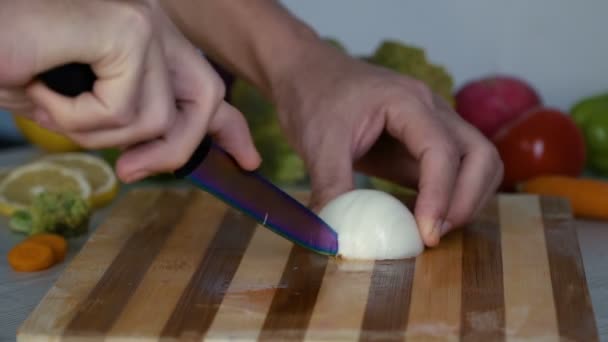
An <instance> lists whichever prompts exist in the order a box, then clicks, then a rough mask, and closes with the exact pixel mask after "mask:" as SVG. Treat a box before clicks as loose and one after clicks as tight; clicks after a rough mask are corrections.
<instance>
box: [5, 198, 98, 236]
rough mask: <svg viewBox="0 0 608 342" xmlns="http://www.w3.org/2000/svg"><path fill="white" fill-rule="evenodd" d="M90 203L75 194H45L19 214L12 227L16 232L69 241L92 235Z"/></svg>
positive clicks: (13, 217) (14, 217)
mask: <svg viewBox="0 0 608 342" xmlns="http://www.w3.org/2000/svg"><path fill="white" fill-rule="evenodd" d="M91 212H92V211H91V207H90V205H89V203H88V202H87V201H86V200H85V199H83V198H82V197H81V196H80V195H79V194H77V193H74V192H46V191H45V192H41V193H39V194H38V195H37V196H36V197H35V198H34V199H33V201H32V203H31V204H30V205H29V206H28V207H27V208H25V209H20V210H17V211H16V212H15V213H14V214H13V215H12V217H11V219H10V221H9V224H10V227H11V229H12V230H13V231H15V232H19V233H23V234H27V235H34V234H38V233H55V234H60V235H62V236H64V237H66V238H71V237H78V236H81V235H83V234H85V233H86V232H87V231H88V227H89V219H90V216H91Z"/></svg>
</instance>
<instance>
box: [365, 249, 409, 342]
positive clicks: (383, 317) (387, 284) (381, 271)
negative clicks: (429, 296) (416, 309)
mask: <svg viewBox="0 0 608 342" xmlns="http://www.w3.org/2000/svg"><path fill="white" fill-rule="evenodd" d="M415 265H416V259H413V258H410V259H403V260H386V261H376V262H375V265H374V271H373V274H372V279H371V283H370V287H369V294H368V296H367V306H366V309H365V315H364V317H363V323H362V324H361V335H360V337H359V340H360V341H377V340H382V341H397V340H402V339H403V338H404V337H405V329H406V327H407V323H408V313H409V309H410V300H411V292H412V281H413V278H414V269H415Z"/></svg>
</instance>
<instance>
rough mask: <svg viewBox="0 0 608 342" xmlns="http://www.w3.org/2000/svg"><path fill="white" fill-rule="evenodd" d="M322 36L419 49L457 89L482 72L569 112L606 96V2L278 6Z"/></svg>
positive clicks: (422, 0) (291, 0) (463, 0)
mask: <svg viewBox="0 0 608 342" xmlns="http://www.w3.org/2000/svg"><path fill="white" fill-rule="evenodd" d="M282 3H283V4H284V5H285V6H287V7H288V8H289V9H290V10H291V11H292V12H293V13H294V14H296V15H297V16H298V17H300V18H301V19H302V20H304V21H305V22H307V23H308V24H310V25H312V26H313V27H314V28H315V29H316V30H317V31H318V32H319V33H320V34H321V35H323V36H331V37H334V38H335V39H337V40H339V41H340V42H341V43H342V44H343V45H344V46H345V47H346V48H347V49H348V50H349V52H351V53H353V54H357V55H367V54H370V53H372V52H373V50H374V49H375V48H376V47H377V45H378V44H379V42H380V41H382V40H385V39H397V40H400V41H403V42H405V43H408V44H414V45H417V46H419V47H421V48H424V49H425V50H426V53H427V55H428V58H429V59H430V60H431V61H433V62H435V63H439V64H442V65H443V66H444V67H446V69H448V71H449V72H450V73H451V74H452V76H453V78H454V81H455V86H456V87H457V88H458V87H459V86H461V85H462V84H463V83H464V82H466V81H468V80H470V79H474V78H478V77H480V76H484V75H486V74H488V73H497V72H503V73H508V74H511V75H516V76H520V77H522V78H524V79H526V80H527V81H529V82H530V83H531V84H532V85H533V86H534V87H535V88H536V89H537V91H538V92H539V93H540V95H541V96H542V97H543V99H544V100H545V102H547V103H549V104H551V105H553V106H555V107H558V108H560V109H562V110H568V109H569V108H570V107H571V106H572V105H573V104H574V103H575V102H576V101H577V100H579V99H580V98H581V97H584V96H588V95H591V94H593V93H597V92H600V91H605V90H608V20H606V15H607V14H608V1H606V0H582V1H572V0H534V1H529V0H509V1H506V0H458V1H452V0H415V1H414V0H382V1H369V0H333V1H326V0H305V1H302V0H283V1H282Z"/></svg>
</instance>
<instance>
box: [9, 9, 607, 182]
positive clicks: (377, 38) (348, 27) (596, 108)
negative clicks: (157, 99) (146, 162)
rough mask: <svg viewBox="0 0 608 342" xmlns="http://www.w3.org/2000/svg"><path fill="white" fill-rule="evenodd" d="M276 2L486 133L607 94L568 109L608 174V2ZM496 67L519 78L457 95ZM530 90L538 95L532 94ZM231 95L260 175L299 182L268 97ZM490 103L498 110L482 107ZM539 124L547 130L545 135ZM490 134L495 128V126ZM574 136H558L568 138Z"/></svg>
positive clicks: (557, 148)
mask: <svg viewBox="0 0 608 342" xmlns="http://www.w3.org/2000/svg"><path fill="white" fill-rule="evenodd" d="M281 2H282V3H283V4H284V5H285V6H286V7H287V8H288V9H289V10H290V11H291V12H292V13H293V14H295V15H296V16H297V17H299V18H300V19H301V20H303V21H305V22H306V23H308V24H309V25H311V26H312V27H313V28H314V29H315V30H316V31H317V32H318V33H319V34H320V35H321V36H323V37H325V38H327V39H332V40H333V41H334V43H336V44H338V45H339V46H341V47H342V48H343V49H344V50H346V52H347V53H349V54H351V55H353V56H355V57H357V58H365V59H367V60H369V61H370V62H373V63H375V64H379V65H382V66H384V67H388V68H391V69H393V70H395V71H398V72H401V73H404V74H409V75H410V76H415V77H418V78H420V79H423V80H425V81H428V82H427V83H429V84H430V85H431V88H433V89H434V90H435V91H437V92H438V93H440V94H441V95H444V97H446V98H447V99H448V100H449V101H450V102H451V103H452V104H454V105H458V104H460V106H461V107H458V106H457V108H456V109H457V110H458V112H459V113H460V114H461V115H463V116H466V117H467V119H468V120H471V121H472V122H477V121H479V122H477V123H479V124H480V125H482V126H483V125H489V126H487V131H488V132H490V131H491V132H494V128H495V127H498V121H496V122H494V123H488V122H485V123H484V122H482V121H484V120H485V118H483V117H484V116H485V117H491V116H494V119H496V120H498V119H499V118H500V116H501V115H502V116H504V118H502V119H501V120H503V122H506V121H504V120H506V118H507V117H510V118H512V117H515V115H516V114H517V115H519V114H520V112H522V111H523V109H525V108H529V107H530V106H532V105H534V104H535V103H538V101H537V100H536V95H538V97H540V102H542V104H543V105H544V106H545V107H549V108H555V109H558V110H560V111H562V112H563V113H565V114H573V113H572V112H573V108H574V106H575V105H576V104H577V103H580V102H581V101H584V100H585V99H587V98H589V97H592V96H595V95H597V94H605V95H606V96H605V98H604V99H602V100H601V101H596V103H595V104H590V105H588V106H586V108H583V110H580V111H579V112H580V113H577V114H576V115H572V117H573V118H574V119H575V120H576V121H577V124H579V128H580V133H581V134H582V133H584V135H585V136H584V138H585V139H586V145H587V154H588V156H591V157H588V162H587V163H588V164H595V165H596V166H598V167H599V168H600V169H601V170H602V174H606V175H608V158H606V157H605V156H606V154H607V153H608V40H607V39H606V36H607V34H608V20H606V14H607V13H608V0H583V1H572V0H535V1H526V0H511V1H504V0H503V1H500V0H460V1H449V0H416V1H414V0H382V1H370V0H333V1H327V0H305V1H303V0H282V1H281ZM495 74H502V75H507V76H509V77H515V78H518V79H520V80H522V81H523V82H524V84H523V85H522V84H519V85H513V84H508V83H504V84H502V85H498V86H496V85H492V84H486V85H485V86H484V85H482V86H481V87H480V88H478V89H473V90H470V91H468V92H466V95H463V98H462V101H457V100H459V99H458V96H457V95H458V92H459V91H461V90H462V88H463V87H464V86H465V85H466V84H468V83H470V82H472V81H476V80H480V79H484V78H488V77H490V76H492V75H495ZM496 87H502V89H501V90H497V88H496ZM531 92H534V93H535V94H536V95H534V98H531V96H532V95H531ZM229 95H230V96H231V102H232V103H233V104H234V105H235V106H236V107H237V108H239V109H240V110H241V111H242V112H243V113H244V114H245V116H246V118H247V120H248V123H249V124H250V127H251V128H252V131H253V133H254V139H255V143H256V145H257V147H258V148H259V150H260V151H261V153H262V155H263V157H264V160H265V161H264V164H263V165H262V170H261V171H262V173H263V174H265V175H267V176H269V177H270V178H271V179H272V180H273V181H276V182H278V183H287V184H292V183H298V182H302V181H303V182H306V180H307V175H306V174H305V170H304V167H303V164H302V161H301V160H300V159H299V157H298V156H296V155H295V153H294V152H293V151H292V149H291V148H290V147H289V146H287V144H286V141H285V139H284V137H282V136H281V131H280V129H279V128H278V123H277V121H276V119H275V118H274V111H275V108H273V106H272V104H270V103H268V102H267V101H266V100H265V99H263V98H261V97H260V94H259V93H257V92H256V91H255V89H252V88H251V87H250V86H249V85H247V84H245V83H244V82H243V81H242V80H239V79H237V80H236V82H235V83H234V85H233V87H232V88H231V90H229ZM480 96H482V97H483V98H482V97H480ZM502 97H504V98H506V99H507V101H510V103H509V106H511V107H512V108H511V109H512V110H511V113H506V112H505V113H502V114H501V111H503V108H497V107H496V105H495V104H493V103H496V101H495V99H497V98H502ZM509 98H510V99H509ZM492 106H494V108H492ZM465 107H466V108H465ZM517 110H519V112H517ZM492 111H495V113H493V114H492V115H489V114H487V113H489V112H492ZM591 112H601V113H600V114H601V116H602V117H600V115H596V114H597V113H593V115H594V116H595V117H594V118H593V121H594V123H593V125H588V128H589V129H587V130H586V131H585V129H584V128H583V125H582V120H583V119H585V120H586V118H589V117H591V114H592V113H591ZM545 122H546V123H547V124H546V125H545V124H544V123H542V122H541V124H540V125H538V124H535V125H533V124H532V123H530V124H527V127H529V128H526V129H527V130H528V133H527V134H528V135H530V136H531V134H541V135H542V134H544V135H545V138H546V136H547V135H551V134H553V135H555V134H557V132H555V131H556V130H559V131H560V132H559V134H562V133H563V130H561V129H556V128H555V127H558V126H557V125H559V123H558V122H557V121H556V120H554V119H551V120H546V121H545ZM20 125H21V129H19V128H17V126H16V125H15V122H14V121H13V118H12V116H11V115H10V114H9V113H3V112H0V148H2V147H4V148H6V147H13V146H15V145H17V144H22V143H26V142H32V141H37V142H38V143H37V144H38V145H39V146H42V147H43V148H44V149H46V150H50V151H52V152H57V151H65V150H72V149H76V148H77V147H76V146H74V145H73V144H71V143H70V142H68V141H63V140H62V139H61V138H59V137H51V136H49V135H48V134H47V133H46V132H40V131H37V130H36V128H35V127H31V125H30V124H27V123H21V124H20ZM492 125H493V127H494V128H492V127H490V126H492ZM552 125H553V126H552ZM539 126H540V127H544V129H545V131H547V130H552V131H553V132H552V133H551V132H549V133H543V132H542V130H541V129H539V128H538V127H539ZM24 127H25V128H24ZM530 129H532V131H530ZM571 131H572V129H571ZM23 132H26V136H27V138H24V135H22V134H23ZM530 132H532V133H530ZM577 134H578V133H577ZM487 135H488V136H493V133H492V134H490V133H488V134H487ZM575 138H576V139H578V140H580V137H575ZM543 139H544V138H543ZM549 139H551V137H549ZM571 141H572V140H569V141H568V140H564V141H562V142H561V143H562V145H563V144H565V145H573V144H572V143H571ZM562 145H559V144H556V143H553V144H551V143H547V145H546V146H550V147H551V148H552V151H554V152H551V153H558V154H560V153H561V154H564V155H566V156H567V157H568V158H569V159H565V158H566V157H562V159H564V160H563V163H564V164H567V163H571V164H572V163H575V164H576V163H578V164H580V163H581V161H580V160H579V159H580V157H579V156H580V152H567V151H565V147H564V146H562ZM579 145H580V144H579ZM515 146H517V143H516V142H510V143H509V145H508V148H509V149H512V148H514V147H515ZM110 152H111V153H110V154H106V155H110V156H111V157H109V160H110V161H111V162H114V160H115V158H116V156H117V152H116V151H110ZM517 153H520V154H521V152H517ZM501 154H502V152H501ZM522 160H523V159H521V158H520V157H518V159H517V160H516V161H517V164H526V163H522V162H521V161H522ZM577 172H578V171H577V170H574V171H572V173H574V174H575V173H577Z"/></svg>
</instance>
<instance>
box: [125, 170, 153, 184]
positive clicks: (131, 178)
mask: <svg viewBox="0 0 608 342" xmlns="http://www.w3.org/2000/svg"><path fill="white" fill-rule="evenodd" d="M146 176H148V172H147V171H144V170H140V171H135V172H133V173H131V174H130V175H128V176H127V177H126V179H125V182H127V183H133V182H136V181H138V180H141V179H143V178H145V177H146Z"/></svg>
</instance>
